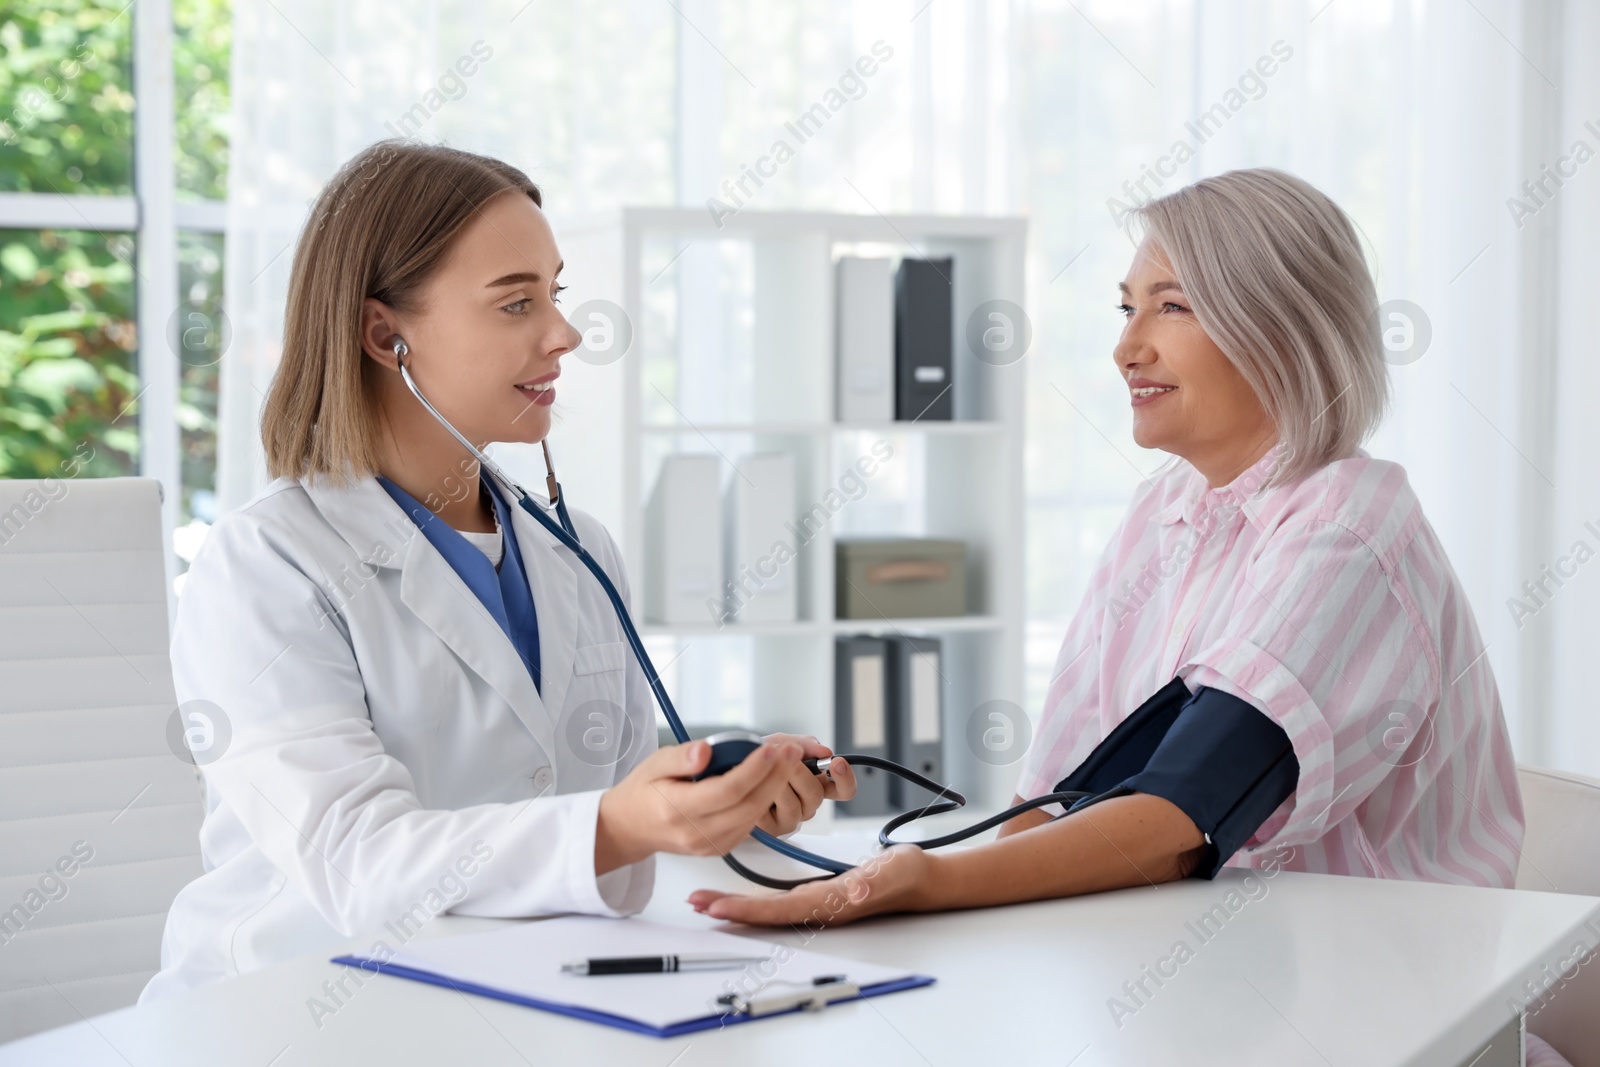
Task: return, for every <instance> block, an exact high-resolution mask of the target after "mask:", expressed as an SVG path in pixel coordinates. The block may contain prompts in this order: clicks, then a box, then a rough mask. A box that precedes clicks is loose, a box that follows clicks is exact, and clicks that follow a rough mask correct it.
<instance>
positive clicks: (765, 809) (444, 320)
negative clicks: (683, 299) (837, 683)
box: [144, 142, 855, 997]
mask: <svg viewBox="0 0 1600 1067" xmlns="http://www.w3.org/2000/svg"><path fill="white" fill-rule="evenodd" d="M540 204H541V200H540V193H539V190H538V188H537V187H535V186H534V185H533V183H531V182H530V181H529V180H528V179H527V177H526V176H525V175H523V174H522V173H521V172H520V171H518V170H516V169H515V168H513V167H510V166H508V165H506V164H504V163H501V162H498V161H496V160H493V159H487V158H484V157H481V156H476V155H471V154H469V153H465V152H460V151H456V150H453V149H450V148H445V147H430V146H421V145H415V144H407V143H400V142H385V143H380V144H378V145H374V146H373V147H371V148H369V149H367V150H366V151H363V152H362V153H360V154H359V155H357V156H356V157H355V158H353V159H352V160H350V162H349V163H347V164H346V165H345V167H344V168H343V169H342V170H341V171H340V172H339V173H338V174H337V175H336V176H335V177H334V179H333V180H332V181H331V182H329V184H328V186H327V187H326V188H325V189H324V190H323V192H322V194H321V196H320V197H319V198H318V200H317V202H316V205H315V207H314V209H313V211H312V214H311V218H310V220H309V221H308V223H307V225H306V228H305V230H304V232H303V233H302V234H301V237H300V241H299V245H298V247H297V248H296V251H295V258H294V265H293V270H292V275H291V279H290V287H289V296H288V305H287V313H286V316H285V328H284V342H283V354H282V361H281V363H280V365H279V368H278V372H277V376H276V378H275V379H274V381H273V384H272V389H271V393H270V395H269V396H268V397H267V401H266V406H265V410H264V413H263V416H262V439H263V442H264V444H265V447H266V458H267V466H268V470H269V472H270V474H271V475H272V476H273V477H274V478H275V479H276V480H275V481H273V482H272V483H271V484H270V485H269V486H267V488H266V489H264V490H263V491H262V492H261V493H260V494H259V495H258V496H256V497H255V499H253V500H252V501H250V502H249V503H248V504H246V505H245V506H243V507H242V508H240V509H238V510H237V511H234V512H232V513H230V514H228V515H226V516H224V517H223V518H222V519H221V520H220V521H219V522H218V523H217V524H216V526H215V527H214V528H213V529H212V530H211V532H210V534H209V536H208V537H207V539H206V542H205V546H204V548H203V549H202V551H201V552H200V554H199V555H198V557H197V558H196V559H195V561H194V565H193V567H192V568H191V569H190V571H189V574H188V577H187V580H186V584H185V586H184V590H183V594H182V597H181V598H180V601H179V606H178V618H177V624H176V628H175V630H174V635H173V643H172V660H173V670H174V675H175V680H176V686H177V695H178V699H179V701H180V702H182V703H183V704H186V705H188V704H190V702H205V703H204V705H191V706H197V707H205V708H206V710H207V713H208V714H210V715H212V716H213V717H214V718H216V717H220V718H221V720H222V722H223V723H225V730H223V729H219V733H218V736H219V737H220V736H223V734H224V733H231V736H230V737H228V738H227V740H226V743H225V745H219V748H220V749H221V751H220V754H218V755H216V756H215V757H214V758H212V759H210V760H208V761H206V762H204V764H203V766H202V771H203V774H204V779H205V787H206V808H207V812H206V816H205V821H204V824H203V825H202V828H201V832H200V840H201V851H202V858H203V861H204V867H205V873H204V874H203V875H202V876H201V877H200V878H198V879H196V880H195V881H194V882H192V883H191V884H190V885H188V886H187V887H185V888H184V889H183V890H182V891H181V892H180V893H179V894H178V896H177V899H176V900H175V901H174V903H173V905H172V910H171V912H170V913H169V915H168V918H167V925H166V931H165V935H164V939H163V943H162V970H161V971H160V973H158V974H157V975H156V976H155V978H153V979H152V980H151V982H150V984H149V986H148V987H147V988H146V989H145V993H144V996H146V997H154V996H159V995H163V994H165V993H168V992H172V991H174V990H178V989H183V988H186V987H192V986H196V985H200V984H202V983H206V982H210V981H214V980H216V979H218V978H222V977H225V976H228V975H232V974H237V973H240V972H242V971H248V970H251V969H254V968H257V967H261V966H264V965H267V964H270V963H273V962H276V961H279V960H283V959H287V958H289V957H292V956H295V955H298V954H301V953H305V952H311V951H317V950H319V949H322V948H324V947H326V946H328V945H330V944H332V943H334V942H336V941H338V940H340V939H342V938H348V937H352V936H356V935H361V934H366V933H368V932H372V933H374V934H375V935H377V936H378V944H377V945H375V946H374V947H375V950H376V951H377V952H378V953H379V954H382V953H383V952H384V951H385V950H388V951H394V950H396V949H398V948H399V943H398V942H399V941H403V939H404V938H406V937H409V936H411V934H413V933H414V932H415V929H416V927H417V926H419V925H420V924H421V923H422V922H424V921H426V919H428V918H430V917H432V916H433V915H435V914H438V913H439V912H441V911H445V910H449V911H453V912H456V913H458V914H468V915H485V916H531V915H540V914H550V913H557V912H583V913H591V914H599V915H617V914H623V913H629V912H634V911H637V910H639V909H640V908H642V907H643V906H644V904H645V903H646V902H647V901H648V899H649V897H650V893H651V888H652V884H653V879H654V864H653V860H652V857H653V855H654V853H656V852H658V851H667V852H678V853H691V854H720V853H725V852H727V851H728V850H730V849H731V848H732V847H733V845H734V844H735V843H736V842H738V841H739V840H740V839H741V838H743V837H744V836H745V835H746V834H748V833H749V832H750V830H751V829H752V828H753V827H761V828H762V829H764V830H767V831H769V832H772V833H786V832H789V831H791V830H793V829H794V828H795V827H796V826H797V825H799V824H800V823H801V822H802V821H804V820H805V819H807V818H809V817H810V816H811V815H812V814H814V813H815V812H816V810H817V807H818V805H819V804H820V803H821V801H822V800H823V798H824V797H837V798H840V799H848V798H849V797H850V796H851V795H852V794H853V793H854V790H855V782H854V777H853V775H852V774H851V772H850V770H849V768H848V767H844V766H842V761H835V762H834V764H833V766H832V769H831V770H832V773H831V777H819V776H816V775H813V774H812V773H811V772H810V771H808V770H807V769H806V768H805V767H804V766H803V765H802V764H801V762H800V761H801V760H802V759H803V758H807V757H815V756H828V755H831V752H830V751H829V750H828V749H827V748H825V747H824V746H822V745H820V744H817V743H816V741H815V739H808V738H797V737H790V736H785V735H774V736H773V737H771V738H769V739H768V743H767V744H765V745H763V746H762V748H761V749H760V750H758V751H757V753H756V754H755V755H753V756H752V757H750V758H748V759H747V760H745V762H743V763H742V764H740V766H738V767H737V768H736V769H734V770H733V771H731V772H730V773H728V774H727V775H725V776H722V777H718V778H709V779H706V780H704V781H701V782H694V781H691V780H689V778H690V776H692V775H694V774H696V773H697V772H698V771H700V770H702V769H703V768H704V767H705V765H706V762H707V760H708V758H709V755H710V753H709V749H708V747H707V746H706V745H705V743H704V742H696V743H692V744H688V745H682V746H675V747H673V748H670V749H665V750H661V751H656V750H655V749H656V741H655V738H656V730H655V716H654V710H653V707H652V704H651V700H650V694H649V691H648V689H647V686H646V682H645V678H644V675H643V672H642V671H641V669H640V668H639V666H638V665H637V663H635V662H634V661H633V659H632V657H630V656H629V655H628V651H627V647H626V645H625V644H624V642H623V635H622V632H621V628H620V626H619V625H618V623H617V620H616V617H615V615H614V614H613V612H612V609H611V606H610V603H609V602H608V601H607V600H606V598H605V594H604V593H603V591H602V589H601V587H600V585H599V583H598V582H595V581H594V580H593V579H592V577H591V576H590V575H589V574H587V573H586V572H584V570H583V567H582V564H581V563H580V562H579V561H578V560H577V559H576V557H575V556H574V555H573V554H572V553H571V552H570V551H569V550H568V549H566V548H564V547H561V546H560V545H559V544H558V543H557V541H556V540H555V539H554V538H553V537H552V536H550V535H549V534H548V533H546V532H545V530H544V529H543V528H542V527H540V526H539V525H538V524H537V523H535V522H534V521H533V520H532V519H531V518H530V517H529V516H527V515H526V514H525V513H523V511H522V510H521V509H520V508H518V507H516V506H515V504H514V501H513V498H512V497H511V496H510V494H509V493H507V492H506V491H505V490H504V489H503V488H502V487H500V486H498V485H496V484H494V483H493V482H492V481H490V480H489V479H488V478H487V477H486V476H485V477H481V478H480V474H479V471H478V470H477V466H476V464H475V463H473V462H472V461H471V460H470V458H469V454H468V453H467V451H466V450H465V449H463V448H462V447H461V445H460V444H459V443H457V442H456V441H455V440H454V439H453V438H451V437H450V435H449V434H448V432H447V431H446V430H444V429H443V428H442V427H441V426H440V425H439V423H438V422H436V421H435V420H434V419H433V418H432V417H431V416H430V415H429V414H428V413H427V412H426V411H425V410H424V409H423V407H422V405H421V404H420V402H419V401H418V400H417V398H416V397H415V396H413V395H412V394H411V393H410V392H409V391H408V390H407V389H406V387H405V385H404V384H403V382H402V380H401V377H400V374H399V373H398V369H399V368H398V361H399V360H400V359H402V358H403V359H404V360H405V365H406V368H407V370H409V371H410V373H411V374H412V376H413V377H414V379H415V380H416V382H417V384H418V386H419V388H420V389H421V390H422V392H423V394H424V395H425V396H427V397H428V398H429V400H430V401H431V402H432V403H433V404H434V406H435V407H437V408H438V409H439V410H440V412H441V413H442V414H443V415H444V416H445V418H447V419H448V420H449V421H450V422H451V423H452V424H453V425H454V426H456V427H457V428H458V429H459V430H461V431H462V433H463V434H465V435H466V436H467V437H468V438H469V439H471V440H472V441H473V442H474V443H478V444H480V446H481V444H483V443H486V442H490V441H524V442H537V441H540V440H542V439H543V438H544V436H545V434H546V433H548V432H549V430H550V420H551V407H552V404H553V403H554V401H555V397H556V380H557V378H558V377H559V376H560V373H561V370H560V361H561V357H562V355H564V354H565V353H567V352H569V351H570V350H572V348H573V347H574V346H575V345H577V343H578V341H579V336H578V334H577V333H576V331H574V330H573V328H572V327H571V326H569V325H568V324H567V322H566V320H565V319H564V318H563V317H562V314H561V311H560V309H559V308H558V307H557V298H558V294H559V293H560V291H561V288H562V287H561V285H560V283H559V282H558V280H557V279H558V278H559V277H560V274H561V269H562V262H561V256H560V253H559V252H558V251H557V249H556V243H555V240H554V238H553V236H552V234H551V230H550V226H549V224H548V223H547V222H546V220H545V217H544V215H543V213H542V212H541V210H540ZM508 504H509V505H510V506H508ZM572 521H573V523H574V524H575V526H576V527H577V529H578V533H579V537H580V539H581V540H582V541H583V542H584V543H585V544H586V545H588V546H590V548H591V550H592V551H593V552H594V554H595V556H596V558H597V560H598V561H599V562H600V564H601V565H602V566H603V567H605V569H606V570H607V572H608V573H609V575H610V576H611V577H612V579H613V581H614V582H615V583H616V584H617V586H618V587H619V588H620V589H621V590H622V592H623V595H624V597H626V596H627V588H628V587H627V581H626V577H625V575H624V574H623V572H622V564H621V559H620V555H619V553H618V551H617V548H616V545H615V544H614V542H613V541H612V540H611V538H610V537H609V535H608V534H607V533H606V530H605V529H604V527H602V526H601V525H600V524H599V523H597V522H595V521H594V520H593V519H592V518H590V517H589V516H587V515H585V514H583V513H582V512H579V511H573V512H572Z"/></svg>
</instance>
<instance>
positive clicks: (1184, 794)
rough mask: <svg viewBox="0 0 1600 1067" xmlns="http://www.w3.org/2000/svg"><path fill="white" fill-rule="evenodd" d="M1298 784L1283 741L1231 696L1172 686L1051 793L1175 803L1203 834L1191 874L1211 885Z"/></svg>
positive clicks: (1262, 717) (1290, 750)
mask: <svg viewBox="0 0 1600 1067" xmlns="http://www.w3.org/2000/svg"><path fill="white" fill-rule="evenodd" d="M1299 779H1300V761H1299V760H1297V759H1296V758H1295V755H1294V747H1293V746H1292V745H1291V744H1290V743H1289V735H1288V734H1287V733H1285V732H1284V730H1283V727H1281V726H1279V725H1278V724H1277V723H1276V722H1273V721H1272V719H1270V718H1268V717H1267V716H1266V714H1265V713H1263V712H1261V711H1260V710H1258V709H1257V708H1255V707H1254V706H1253V705H1251V704H1249V703H1247V702H1245V701H1243V700H1240V699H1239V698H1238V697H1236V696H1233V695H1232V694H1231V693H1224V692H1222V691H1221V690H1218V689H1210V688H1207V687H1204V686H1202V687H1201V688H1200V691H1199V692H1197V693H1195V694H1193V695H1192V696H1191V695H1190V693H1189V689H1188V687H1187V686H1185V685H1184V684H1183V681H1182V679H1179V678H1174V679H1173V680H1172V681H1170V682H1168V683H1167V684H1166V685H1165V686H1163V687H1162V688H1161V690H1160V691H1159V692H1157V693H1156V694H1155V696H1153V697H1151V698H1150V699H1149V700H1147V701H1145V702H1144V703H1143V704H1141V705H1140V706H1139V708H1138V710H1136V711H1135V712H1134V713H1133V714H1132V715H1130V716H1128V717H1127V718H1126V719H1124V720H1123V721H1122V722H1120V723H1118V724H1117V727H1116V729H1114V730H1112V731H1111V733H1110V734H1108V735H1107V736H1106V739H1105V740H1104V741H1102V742H1100V744H1099V745H1097V746H1095V749H1094V751H1093V752H1091V753H1089V756H1088V758H1087V759H1085V760H1084V761H1083V763H1081V764H1080V765H1079V766H1078V769H1077V770H1075V771H1073V772H1072V773H1071V774H1069V775H1068V776H1067V777H1065V778H1063V779H1062V780H1061V781H1060V782H1058V783H1057V784H1056V787H1055V788H1056V792H1058V793H1061V792H1068V791H1076V792H1085V793H1091V794H1095V796H1094V797H1093V800H1085V801H1082V802H1080V805H1075V807H1076V806H1081V805H1086V804H1089V803H1093V802H1095V801H1099V800H1109V799H1110V798H1111V797H1116V796H1126V795H1127V794H1129V793H1149V794H1150V795H1152V796H1158V797H1161V798H1163V799H1165V800H1168V801H1170V802H1172V804H1174V805H1175V806H1177V807H1178V808H1179V809H1180V810H1181V811H1183V813H1184V814H1185V815H1187V816H1189V818H1190V819H1191V820H1193V822H1194V824H1195V826H1196V827H1198V828H1199V829H1200V832H1201V833H1203V834H1205V835H1206V851H1205V854H1204V855H1203V856H1202V857H1201V859H1200V863H1199V864H1198V865H1197V866H1196V867H1195V870H1194V876H1195V877H1199V878H1206V879H1211V878H1215V877H1216V875H1217V872H1218V871H1219V870H1221V869H1222V865H1223V864H1224V863H1226V862H1228V860H1229V859H1230V858H1231V857H1232V856H1233V854H1234V853H1235V852H1237V851H1238V850H1239V849H1240V848H1241V847H1242V846H1243V845H1244V843H1245V842H1246V841H1248V840H1250V837H1251V835H1252V834H1254V833H1255V832H1256V830H1258V829H1260V827H1261V824H1262V823H1264V822H1266V821H1267V818H1268V817H1269V816H1270V815H1271V814H1272V813H1273V812H1274V811H1276V810H1277V808H1278V805H1280V804H1282V803H1283V802H1284V801H1285V800H1287V799H1288V798H1289V797H1290V796H1292V795H1293V794H1294V789H1295V785H1296V783H1297V782H1298V781H1299Z"/></svg>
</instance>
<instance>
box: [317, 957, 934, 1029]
mask: <svg viewBox="0 0 1600 1067" xmlns="http://www.w3.org/2000/svg"><path fill="white" fill-rule="evenodd" d="M332 962H334V963H343V964H346V965H348V966H351V967H360V968H361V969H362V970H363V971H366V972H367V973H368V974H390V975H394V976H395V977H396V978H409V979H411V980H412V981H414V982H426V983H428V984H429V985H436V986H443V987H444V988H446V989H454V990H457V991H458V992H462V993H474V994H476V995H478V996H480V997H490V998H493V999H494V1000H504V1001H507V1002H509V1003H512V1004H521V1005H522V1006H523V1007H525V1008H538V1009H539V1010H540V1011H548V1012H553V1013H555V1014H556V1015H566V1016H570V1017H571V1018H574V1019H584V1020H586V1021H588V1022H591V1023H600V1024H601V1025H603V1026H615V1027H616V1028H617V1029H619V1030H629V1031H632V1032H633V1033H636V1034H645V1035H647V1036H649V1037H678V1036H680V1035H682V1034H692V1033H696V1032H698V1031H701V1030H716V1029H720V1028H721V1027H724V1026H734V1025H737V1024H739V1023H752V1022H759V1021H760V1020H762V1019H776V1018H780V1017H781V1016H784V1015H793V1014H794V1013H795V1012H797V1011H802V1010H804V1009H802V1008H791V1009H789V1010H788V1011H776V1012H772V1013H770V1014H767V1015H744V1014H740V1013H738V1012H733V1011H728V1012H724V1013H723V1014H721V1015H708V1016H705V1017H704V1018H700V1019H689V1020H686V1021H685V1022H681V1023H673V1024H672V1025H671V1026H651V1025H650V1024H648V1023H642V1022H640V1021H639V1020H637V1019H630V1018H627V1017H626V1016H623V1015H613V1014H611V1013H610V1012H604V1011H596V1010H595V1009H593V1008H580V1007H578V1006H576V1005H573V1004H558V1003H555V1002H554V1001H548V1000H537V999H535V998H533V997H524V996H520V995H518V994H516V993H508V992H506V991H505V990H503V989H491V988H490V987H488V986H481V985H476V984H474V983H472V982H457V981H454V980H452V979H450V978H446V977H444V976H443V975H438V974H434V973H433V972H432V971H419V970H417V969H415V968H412V967H405V966H401V965H399V964H395V963H383V962H381V961H379V960H375V959H371V958H369V957H365V956H335V957H334V958H333V961H332ZM933 982H934V980H933V979H932V978H930V977H929V976H927V975H922V974H914V975H911V976H910V977H907V978H901V979H898V980H896V981H893V982H879V983H878V984H877V985H869V986H862V987H861V993H860V995H859V996H854V997H847V998H845V999H843V1000H836V1001H833V1003H832V1004H830V1005H829V1007H832V1006H833V1004H848V1003H850V1002H851V1001H852V1000H864V999H866V998H867V997H879V996H883V995H884V994H885V993H898V992H900V991H901V990H902V989H919V988H921V987H923V986H929V985H932V984H933Z"/></svg>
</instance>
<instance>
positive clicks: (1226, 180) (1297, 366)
mask: <svg viewBox="0 0 1600 1067" xmlns="http://www.w3.org/2000/svg"><path fill="white" fill-rule="evenodd" d="M1134 216H1135V218H1136V219H1137V220H1138V221H1139V222H1140V223H1142V224H1143V228H1144V233H1145V236H1146V237H1147V238H1148V239H1149V240H1151V241H1152V242H1153V243H1155V244H1156V245H1158V246H1160V248H1161V250H1162V251H1163V252H1165V253H1166V256H1167V259H1168V261H1169V262H1170V263H1171V265H1172V271H1173V273H1174V274H1175V275H1176V276H1177V279H1178V282H1179V284H1181V285H1182V286H1183V291H1184V293H1186V294H1187V295H1188V297H1189V300H1190V303H1191V305H1192V307H1193V310H1194V313H1195V317H1196V319H1198V321H1199V323H1200V326H1201V328H1203V329H1204V330H1205V332H1206V334H1207V335H1208V336H1209V337H1210V338H1211V340H1212V341H1214V342H1215V343H1216V345H1217V347H1218V348H1220V349H1222V351H1223V353H1224V354H1225V355H1226V356H1227V357H1228V359H1229V360H1231V361H1232V362H1233V365H1234V366H1236V367H1238V368H1239V373H1240V374H1242V375H1243V376H1244V378H1245V380H1246V381H1247V382H1249V383H1250V386H1251V388H1253V389H1254V390H1255V393H1256V396H1257V397H1259V398H1260V399H1261V403H1262V406H1263V407H1265V408H1266V411H1267V415H1268V417H1269V418H1271V419H1272V421H1273V422H1274V424H1275V425H1276V426H1277V428H1278V444H1279V447H1280V448H1281V449H1282V456H1281V458H1280V460H1279V462H1278V465H1277V468H1276V470H1275V471H1274V472H1273V475H1272V478H1271V482H1270V484H1274V485H1283V484H1289V483H1292V482H1296V481H1299V480H1300V479H1302V478H1304V477H1305V476H1306V475H1308V474H1310V473H1312V472H1313V471H1315V470H1317V469H1318V468H1319V467H1322V466H1323V465H1324V464H1326V463H1330V462H1332V461H1333V460H1336V459H1342V458H1344V457H1346V456H1349V455H1350V454H1351V453H1353V452H1354V451H1355V449H1356V448H1358V447H1359V446H1360V445H1361V443H1362V442H1363V441H1365V440H1366V439H1367V437H1368V436H1369V435H1370V434H1371V433H1372V431H1373V430H1375V429H1377V426H1378V423H1379V421H1380V420H1381V419H1382V418H1383V413H1384V410H1385V408H1386V406H1387V404H1388V400H1389V375H1388V367H1387V365H1386V364H1385V363H1384V360H1383V350H1382V347H1381V341H1380V339H1379V336H1378V322H1377V314H1376V311H1377V303H1378V298H1377V292H1376V290H1375V289H1374V288H1373V284H1372V276H1371V274H1370V273H1369V272H1368V270H1367V263H1366V259H1365V258H1364V257H1363V256H1362V253H1361V246H1360V244H1359V243H1358V242H1357V240H1356V230H1355V226H1354V225H1353V224H1352V223H1351V222H1350V218H1349V216H1347V215H1346V214H1345V213H1344V212H1343V211H1342V210H1341V209H1340V208H1339V205H1338V204H1335V203H1334V202H1333V201H1332V200H1330V199H1329V198H1328V197H1327V196H1326V195H1324V194H1323V193H1321V192H1319V191H1318V190H1317V189H1316V188H1314V187H1313V186H1312V185H1311V184H1310V183H1309V182H1306V181H1303V180H1302V179H1300V178H1296V177H1295V176H1294V175H1292V174H1286V173H1285V172H1283V171H1281V170H1273V169H1270V168H1266V167H1257V168H1253V169H1250V170H1231V171H1228V172H1227V173H1226V174H1219V175H1217V176H1215V177H1212V178H1202V179H1201V180H1200V181H1197V182H1195V183H1194V184H1193V185H1189V186H1185V187H1184V188H1182V189H1179V190H1178V191H1177V192H1174V193H1172V194H1170V195H1168V196H1163V197H1161V198H1159V199H1156V200H1151V201H1149V202H1148V203H1145V204H1143V205H1141V206H1140V207H1138V208H1137V209H1135V211H1134Z"/></svg>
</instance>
